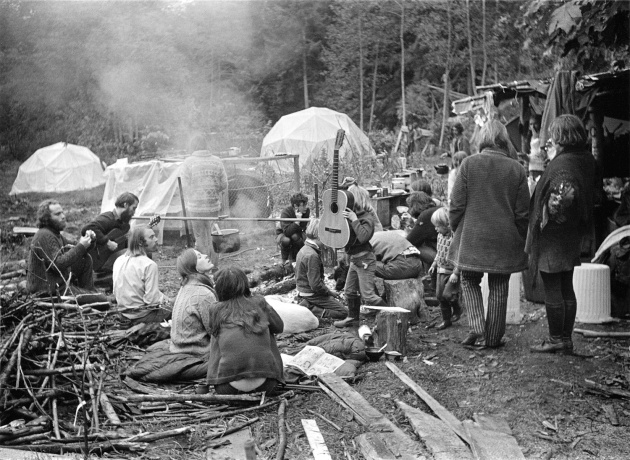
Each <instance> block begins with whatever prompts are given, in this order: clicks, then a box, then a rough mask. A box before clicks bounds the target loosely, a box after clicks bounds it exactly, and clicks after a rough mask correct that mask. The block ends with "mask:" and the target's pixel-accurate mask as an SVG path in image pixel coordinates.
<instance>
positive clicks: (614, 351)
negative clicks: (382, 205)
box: [0, 166, 630, 460]
mask: <svg viewBox="0 0 630 460" xmlns="http://www.w3.org/2000/svg"><path fill="white" fill-rule="evenodd" d="M11 168H13V170H15V167H14V166H11V167H10V168H5V169H4V170H3V172H2V174H3V175H4V176H5V177H4V178H3V181H2V182H3V184H5V185H3V186H2V188H3V190H4V188H5V186H6V183H7V178H8V177H9V176H10V175H11V174H13V177H15V175H14V173H12V172H11V170H12V169H11ZM11 182H12V179H10V180H8V187H10V183H11ZM100 193H101V195H102V190H101V192H100ZM101 195H99V193H98V191H96V192H94V193H92V194H89V193H88V194H75V195H73V196H66V197H60V201H62V203H63V206H64V208H66V210H67V211H69V213H68V214H69V216H68V220H69V222H70V224H71V226H72V227H73V228H80V226H81V225H82V224H83V223H84V222H86V221H87V220H88V219H89V218H91V217H93V216H94V215H95V214H97V213H98V211H99V207H100V196H101ZM41 198H42V197H40V196H32V197H26V198H24V199H21V200H17V201H16V200H14V199H9V198H7V195H6V191H4V192H3V193H2V196H1V197H0V200H1V201H0V203H1V208H2V209H1V210H0V213H1V216H2V230H3V238H2V252H1V261H2V262H4V261H6V260H15V259H19V258H24V256H25V254H26V251H27V247H28V239H22V238H16V237H13V236H11V235H10V232H9V233H7V231H9V230H10V228H12V226H14V225H31V226H32V225H34V224H35V221H34V206H35V205H36V203H37V202H38V201H39V199H41ZM11 217H14V218H16V219H13V220H12V221H9V218H11ZM246 241H247V240H246ZM249 241H250V243H249V245H250V246H249V248H250V249H252V248H255V249H252V250H250V251H247V252H244V253H242V254H241V255H239V256H236V257H230V258H226V259H224V263H230V264H235V265H238V266H240V267H248V268H259V267H262V266H265V265H266V266H269V265H271V264H273V263H275V262H277V260H278V259H277V249H276V247H275V245H274V243H273V231H272V230H271V229H270V230H269V232H268V236H257V237H256V238H254V239H250V240H249ZM183 247H184V246H183V241H182V240H177V239H176V240H175V241H171V242H170V246H164V247H162V250H161V253H160V254H159V255H158V257H157V262H158V264H159V266H160V277H161V280H162V281H161V282H162V289H163V290H164V292H166V293H167V294H169V295H170V296H173V297H174V296H175V294H176V292H177V289H178V286H179V280H178V276H177V274H176V270H175V259H176V256H177V255H178V254H179V252H180V251H181V250H182V249H183ZM247 248H248V247H244V248H243V249H247ZM274 256H276V257H274ZM521 313H523V315H524V316H523V321H522V322H521V324H518V325H509V326H508V327H507V332H506V339H507V344H506V345H505V347H502V348H499V349H495V350H482V351H472V350H469V349H466V348H464V347H462V346H461V345H460V344H459V342H460V340H462V339H463V338H464V337H465V335H466V334H467V317H466V315H464V317H463V318H462V320H461V321H460V322H459V323H456V325H455V326H454V327H452V328H450V329H447V330H445V331H436V330H435V329H432V328H430V329H427V328H426V325H427V324H428V323H430V322H431V320H432V319H437V317H438V315H439V311H438V309H437V308H435V307H433V308H429V317H430V320H429V322H427V323H420V324H418V325H417V326H413V327H411V328H410V330H409V332H408V336H407V337H408V348H409V352H408V356H407V357H406V358H405V359H404V361H402V362H400V363H397V364H398V365H399V367H400V369H401V370H402V371H403V372H405V373H406V374H407V375H408V376H410V377H411V378H412V379H413V380H414V381H415V382H416V383H417V384H419V385H420V386H421V387H422V388H424V389H425V390H426V391H427V392H428V393H429V394H431V395H432V396H433V397H434V398H435V399H436V400H437V401H439V402H440V403H441V404H442V405H443V406H445V407H446V408H447V409H448V410H449V411H451V412H452V413H453V414H454V415H455V416H456V417H457V418H458V419H459V420H465V419H470V418H472V415H473V414H474V413H486V414H499V415H502V416H505V417H506V418H507V421H508V423H509V425H510V427H511V428H512V431H513V434H514V436H515V437H516V439H517V441H518V444H519V446H520V447H521V449H522V451H523V453H524V455H525V456H526V457H527V458H531V459H537V458H545V459H549V458H557V459H569V458H570V459H588V458H610V459H625V458H630V442H629V440H630V430H629V426H630V401H629V400H627V399H626V400H624V399H606V398H604V397H602V396H599V395H594V394H590V393H588V392H587V391H586V390H585V387H584V386H583V383H584V380H585V379H589V380H593V381H595V382H597V383H601V384H603V385H608V386H610V387H616V388H622V389H625V390H628V389H630V388H629V383H630V348H629V345H630V342H629V341H628V340H609V339H601V338H599V339H585V338H584V337H582V336H581V335H578V334H576V335H575V336H574V343H575V347H576V351H577V353H578V355H577V356H555V355H537V354H531V353H530V352H529V350H528V347H529V346H530V345H532V344H535V343H538V342H539V341H541V340H542V339H543V338H544V337H545V334H546V333H547V325H546V318H545V315H544V307H543V305H542V304H535V303H531V302H528V301H526V300H524V299H522V301H521ZM372 323H373V322H372ZM372 323H371V322H370V321H368V324H372ZM628 324H629V323H628V322H627V321H620V322H617V323H613V324H611V325H580V324H578V325H577V326H576V327H582V328H584V329H592V330H604V331H628V330H629V327H628ZM331 328H332V326H331V324H330V323H329V322H325V321H323V322H322V324H320V328H318V329H317V330H315V331H312V332H310V333H308V334H301V335H297V336H281V337H279V343H280V346H281V351H283V352H289V353H290V352H292V350H294V349H295V347H296V346H298V345H299V344H300V343H303V342H305V341H306V340H308V339H309V338H311V337H313V336H314V335H320V334H324V333H327V332H330V331H331ZM120 366H121V369H119V370H120V371H122V370H124V366H125V362H124V361H121V363H120ZM352 386H353V388H354V389H355V390H356V391H358V392H359V393H360V394H361V395H362V396H363V397H364V398H365V399H366V400H367V401H368V402H369V403H370V404H371V405H372V406H374V407H375V408H376V409H378V410H379V411H381V412H382V413H383V414H385V415H386V416H387V417H388V418H389V419H390V420H392V421H393V422H395V423H396V424H397V425H398V426H399V427H401V428H402V429H403V430H405V431H406V432H407V433H408V434H409V435H410V436H411V437H413V438H415V435H414V434H413V432H412V430H411V428H410V426H409V424H408V423H407V421H406V420H405V419H404V416H403V415H402V413H401V411H400V410H399V409H398V408H397V407H396V405H395V401H396V400H402V401H404V402H406V403H407V404H410V405H412V406H415V407H418V408H420V409H422V410H424V411H427V412H429V413H431V411H430V409H429V408H428V407H427V406H426V405H425V404H424V403H423V402H422V401H421V400H420V398H418V397H417V396H416V395H415V393H413V392H412V391H411V390H410V389H409V388H408V387H407V386H406V385H405V384H403V383H402V382H401V381H400V380H399V379H398V378H397V377H396V376H395V375H393V374H392V372H391V371H389V370H388V369H387V368H386V367H385V364H384V361H379V362H376V363H366V364H364V365H363V366H362V367H360V368H359V370H358V374H357V379H356V382H355V383H353V384H352ZM606 405H610V406H612V408H613V410H614V412H615V414H616V416H617V419H618V420H617V423H618V424H617V425H613V424H612V423H611V418H610V417H609V415H607V413H606V411H605V409H604V406H606ZM309 410H311V411H315V412H317V413H318V414H321V415H323V416H324V417H326V418H328V419H329V420H331V421H333V422H334V423H336V424H337V425H339V426H340V427H342V429H343V431H342V432H341V433H340V432H338V431H337V430H336V429H335V428H333V427H332V426H330V425H329V424H327V423H325V422H323V421H321V420H320V419H317V417H316V416H315V415H313V414H312V413H311V412H309ZM251 416H252V417H253V416H259V417H261V418H260V421H259V422H257V423H255V424H254V425H253V426H252V428H251V433H252V436H253V438H254V439H255V441H256V444H257V447H258V449H259V458H268V459H270V458H275V456H276V450H277V440H278V428H277V407H276V408H273V409H270V410H268V411H266V412H260V413H256V414H255V415H251ZM286 417H287V424H286V425H287V430H288V432H287V435H288V445H287V449H286V454H285V458H286V459H295V460H299V459H309V458H312V455H311V453H310V448H309V444H308V441H307V440H306V437H305V435H304V431H303V428H302V424H301V420H302V419H305V418H309V419H311V418H316V419H317V421H318V425H319V428H320V430H321V431H322V434H323V437H324V440H325V442H326V444H327V446H328V449H329V450H330V452H331V456H332V458H334V459H360V458H362V457H361V455H360V453H359V451H358V449H357V446H356V444H355V443H354V441H353V439H354V438H355V437H356V436H357V435H359V434H361V433H362V432H364V431H365V428H364V427H363V426H361V425H360V424H358V423H357V422H356V421H354V420H352V419H351V417H349V414H348V412H347V411H346V410H345V409H344V408H342V407H341V406H339V404H338V403H336V402H334V401H333V400H331V399H330V398H329V397H328V396H327V395H326V394H324V393H322V392H306V393H298V396H297V397H295V398H294V399H291V400H289V402H288V406H287V412H286ZM544 422H546V423H544ZM549 426H554V427H557V430H554V429H551V428H549ZM126 429H127V430H128V431H129V432H131V433H134V432H138V431H139V430H151V429H153V430H156V429H159V427H155V426H151V425H150V424H144V425H138V426H128V427H126ZM204 430H205V429H204V428H203V426H200V427H199V429H198V430H197V432H195V433H194V434H192V435H189V436H180V437H177V438H170V439H168V440H165V441H161V442H156V443H152V444H151V446H150V448H149V449H148V450H147V451H146V452H145V453H144V454H142V455H140V454H131V453H127V454H124V455H123V454H118V455H116V456H117V457H119V458H120V457H125V456H126V457H127V458H145V459H159V460H165V459H188V460H192V459H203V458H205V453H204V447H205V442H204V432H205V431H204ZM427 457H428V458H431V457H430V455H429V454H428V453H427Z"/></svg>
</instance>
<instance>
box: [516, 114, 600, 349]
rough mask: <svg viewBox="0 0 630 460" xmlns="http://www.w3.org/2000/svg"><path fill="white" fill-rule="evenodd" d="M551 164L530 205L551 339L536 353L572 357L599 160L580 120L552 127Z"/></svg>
mask: <svg viewBox="0 0 630 460" xmlns="http://www.w3.org/2000/svg"><path fill="white" fill-rule="evenodd" d="M549 137H550V140H551V147H550V149H549V150H548V152H547V154H548V157H549V158H550V160H551V161H550V162H549V165H548V166H547V168H546V169H545V172H544V173H543V175H542V176H541V178H540V180H539V181H538V184H536V188H535V189H534V194H533V196H532V199H531V201H530V220H529V232H528V235H527V246H526V251H527V253H528V254H529V262H530V272H531V273H536V271H540V276H541V278H542V281H543V285H544V288H545V309H546V310H547V322H548V324H549V338H548V339H547V340H545V341H543V342H542V344H541V345H537V346H534V347H531V348H530V350H531V351H532V352H535V353H556V352H562V353H567V354H571V353H573V340H572V339H571V336H572V333H573V325H574V323H575V314H576V310H577V302H576V299H575V291H574V290H573V268H574V267H575V266H577V265H580V251H581V243H582V237H583V236H584V235H585V234H587V233H588V232H589V231H590V230H591V225H592V222H593V220H592V219H593V194H594V190H595V188H594V184H595V159H594V158H593V155H592V154H591V153H590V152H589V151H588V150H587V149H586V140H587V134H586V129H584V125H583V124H582V122H581V121H580V119H579V118H578V117H576V116H575V115H560V116H559V117H557V118H556V119H555V120H554V121H553V122H552V123H551V126H550V127H549Z"/></svg>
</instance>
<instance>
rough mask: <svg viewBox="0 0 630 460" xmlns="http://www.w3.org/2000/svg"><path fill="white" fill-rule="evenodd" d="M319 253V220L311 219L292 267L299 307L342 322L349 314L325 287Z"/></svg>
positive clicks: (316, 314) (321, 316) (322, 265)
mask: <svg viewBox="0 0 630 460" xmlns="http://www.w3.org/2000/svg"><path fill="white" fill-rule="evenodd" d="M320 253H321V243H320V241H319V219H312V220H311V221H310V222H309V223H308V226H307V227H306V242H305V243H304V246H303V247H302V249H300V252H298V255H297V259H296V264H295V280H296V285H297V291H298V300H299V304H300V305H302V306H304V307H306V308H308V309H309V310H310V311H311V312H312V313H313V314H314V315H315V316H318V317H320V318H334V319H343V318H345V317H346V315H347V313H348V311H347V310H346V308H345V307H344V306H343V305H342V304H341V303H340V302H339V301H338V300H337V299H335V297H336V295H335V294H334V293H333V292H332V291H331V290H330V289H328V288H327V287H326V284H325V283H324V264H323V263H322V259H321V256H320Z"/></svg>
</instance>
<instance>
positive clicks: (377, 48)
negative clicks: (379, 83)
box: [368, 42, 379, 136]
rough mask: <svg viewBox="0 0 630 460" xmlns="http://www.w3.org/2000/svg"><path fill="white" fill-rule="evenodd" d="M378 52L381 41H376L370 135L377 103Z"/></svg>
mask: <svg viewBox="0 0 630 460" xmlns="http://www.w3.org/2000/svg"><path fill="white" fill-rule="evenodd" d="M378 52H379V42H376V56H375V57H374V73H373V75H372V103H371V104H370V124H369V125H368V136H369V135H370V133H371V132H372V122H373V121H374V106H375V104H376V75H377V72H378Z"/></svg>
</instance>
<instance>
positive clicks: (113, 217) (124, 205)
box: [81, 192, 139, 281]
mask: <svg viewBox="0 0 630 460" xmlns="http://www.w3.org/2000/svg"><path fill="white" fill-rule="evenodd" d="M138 202H139V200H138V197H137V196H136V195H134V194H133V193H129V192H125V193H123V194H121V195H120V196H119V197H118V198H116V202H115V203H114V206H115V207H114V210H113V211H107V212H104V213H102V214H100V215H99V216H97V217H96V218H95V219H94V220H93V221H91V222H89V223H88V224H87V225H85V227H83V228H82V229H81V234H82V235H85V233H86V232H87V231H88V230H92V231H93V232H94V233H95V235H96V240H95V242H94V244H93V245H92V246H91V247H90V249H89V251H88V253H89V254H90V256H91V257H92V263H93V268H94V273H95V274H96V276H97V281H98V279H101V278H104V277H108V276H109V275H111V273H112V269H113V267H114V262H115V261H116V259H117V258H118V257H120V256H121V255H123V254H124V253H125V251H126V250H127V234H128V233H129V228H130V226H129V222H130V221H131V218H132V217H133V216H134V214H135V213H136V209H137V208H138Z"/></svg>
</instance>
